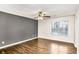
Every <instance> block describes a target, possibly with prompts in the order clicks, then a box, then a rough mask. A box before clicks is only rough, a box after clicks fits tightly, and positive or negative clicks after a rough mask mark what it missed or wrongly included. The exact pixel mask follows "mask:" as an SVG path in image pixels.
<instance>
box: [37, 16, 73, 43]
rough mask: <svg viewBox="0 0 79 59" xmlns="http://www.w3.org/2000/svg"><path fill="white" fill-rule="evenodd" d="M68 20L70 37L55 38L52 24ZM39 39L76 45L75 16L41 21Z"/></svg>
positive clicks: (39, 22) (39, 23)
mask: <svg viewBox="0 0 79 59" xmlns="http://www.w3.org/2000/svg"><path fill="white" fill-rule="evenodd" d="M60 20H67V21H68V22H69V23H68V25H69V27H68V28H69V29H68V34H69V35H68V36H67V37H65V36H54V35H52V34H51V22H53V21H60ZM38 37H41V38H47V39H51V40H58V41H64V42H70V43H74V16H67V17H60V18H51V19H48V20H39V21H38Z"/></svg>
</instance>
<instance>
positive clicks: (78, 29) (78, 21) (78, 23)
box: [75, 10, 79, 53]
mask: <svg viewBox="0 0 79 59" xmlns="http://www.w3.org/2000/svg"><path fill="white" fill-rule="evenodd" d="M75 46H76V47H77V52H78V53H79V10H78V11H77V12H76V15H75Z"/></svg>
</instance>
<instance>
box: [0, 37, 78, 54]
mask: <svg viewBox="0 0 79 59" xmlns="http://www.w3.org/2000/svg"><path fill="white" fill-rule="evenodd" d="M76 50H77V49H76V48H75V47H74V45H73V44H70V43H63V42H57V41H52V40H47V39H46V40H45V39H41V38H39V39H34V40H31V41H28V42H25V43H22V44H19V45H16V46H12V47H8V48H5V49H2V50H0V53H1V54H76Z"/></svg>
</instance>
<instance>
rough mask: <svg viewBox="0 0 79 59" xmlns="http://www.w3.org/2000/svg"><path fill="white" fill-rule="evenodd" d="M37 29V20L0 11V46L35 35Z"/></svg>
mask: <svg viewBox="0 0 79 59" xmlns="http://www.w3.org/2000/svg"><path fill="white" fill-rule="evenodd" d="M37 30H38V21H37V20H33V19H29V18H25V17H20V16H16V15H12V14H8V13H4V12H0V47H1V46H4V45H8V44H12V43H16V42H19V41H23V40H26V39H30V38H34V37H37V33H38V31H37ZM2 41H4V42H5V44H2V43H1V42H2Z"/></svg>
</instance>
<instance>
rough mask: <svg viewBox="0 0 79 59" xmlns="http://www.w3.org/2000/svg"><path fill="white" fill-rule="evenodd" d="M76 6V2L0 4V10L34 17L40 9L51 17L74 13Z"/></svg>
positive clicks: (77, 6) (78, 6)
mask: <svg viewBox="0 0 79 59" xmlns="http://www.w3.org/2000/svg"><path fill="white" fill-rule="evenodd" d="M78 8H79V5H78V4H0V11H3V12H7V13H11V14H15V15H19V16H24V17H28V18H34V17H35V16H36V14H37V12H38V11H40V10H44V11H45V12H46V13H47V15H50V16H51V17H53V16H55V15H56V16H57V17H58V16H68V15H75V13H76V11H77V9H78Z"/></svg>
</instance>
